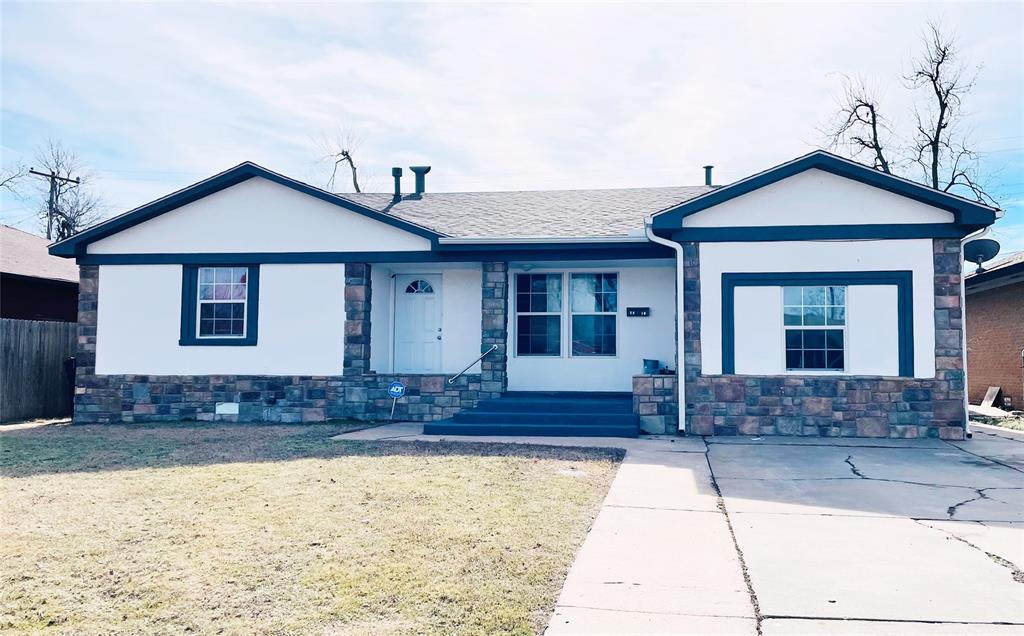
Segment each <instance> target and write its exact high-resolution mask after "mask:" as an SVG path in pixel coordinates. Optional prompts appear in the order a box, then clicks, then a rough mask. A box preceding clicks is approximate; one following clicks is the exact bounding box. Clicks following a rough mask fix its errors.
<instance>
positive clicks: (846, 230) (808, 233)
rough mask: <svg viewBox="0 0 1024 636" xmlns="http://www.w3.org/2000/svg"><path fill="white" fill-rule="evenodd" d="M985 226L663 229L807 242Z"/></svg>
mask: <svg viewBox="0 0 1024 636" xmlns="http://www.w3.org/2000/svg"><path fill="white" fill-rule="evenodd" d="M981 227H982V226H975V225H971V226H965V225H957V224H954V223H907V224H898V223H892V224H888V225H771V226H763V227H754V226H751V227H691V228H688V227H684V228H682V229H681V230H675V231H673V232H664V231H663V232H659V234H665V235H668V236H671V237H672V240H673V241H676V242H678V243H687V242H705V243H712V242H716V241H717V242H720V241H806V240H842V239H850V240H857V239H917V238H963V237H965V236H967V235H968V234H970V233H971V232H974V231H976V230H979V229H981Z"/></svg>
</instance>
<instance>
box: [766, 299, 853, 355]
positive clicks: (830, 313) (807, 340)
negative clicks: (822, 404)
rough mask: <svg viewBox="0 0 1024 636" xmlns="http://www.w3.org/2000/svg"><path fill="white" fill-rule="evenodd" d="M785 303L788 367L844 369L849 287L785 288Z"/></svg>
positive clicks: (783, 300) (784, 322)
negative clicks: (847, 292)
mask: <svg viewBox="0 0 1024 636" xmlns="http://www.w3.org/2000/svg"><path fill="white" fill-rule="evenodd" d="M782 302H783V309H782V311H783V325H784V329H785V358H786V369H787V370H788V371H800V370H817V371H842V370H843V369H845V358H846V354H845V341H846V331H845V325H846V287H844V286H841V285H820V286H808V287H784V288H783V293H782Z"/></svg>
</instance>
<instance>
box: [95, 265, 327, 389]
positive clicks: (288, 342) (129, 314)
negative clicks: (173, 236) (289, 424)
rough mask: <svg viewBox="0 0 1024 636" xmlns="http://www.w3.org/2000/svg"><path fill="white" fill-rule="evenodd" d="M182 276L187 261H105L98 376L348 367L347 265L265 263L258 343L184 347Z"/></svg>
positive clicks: (277, 372)
mask: <svg viewBox="0 0 1024 636" xmlns="http://www.w3.org/2000/svg"><path fill="white" fill-rule="evenodd" d="M181 275H182V266H181V265H103V266H101V267H100V277H99V301H98V303H99V304H98V315H97V320H98V324H97V334H96V373H97V374H101V375H102V374H147V375H217V374H241V375H338V374H340V373H341V370H342V363H343V357H344V327H345V299H344V288H345V276H344V266H343V265H340V264H326V265H261V266H260V291H259V335H258V343H257V345H256V346H253V347H203V346H189V347H182V346H179V345H178V339H179V337H180V335H181Z"/></svg>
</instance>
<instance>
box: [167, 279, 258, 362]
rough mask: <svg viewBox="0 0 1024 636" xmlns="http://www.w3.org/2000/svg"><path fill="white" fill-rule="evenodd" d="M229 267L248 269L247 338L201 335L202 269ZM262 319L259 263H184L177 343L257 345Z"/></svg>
mask: <svg viewBox="0 0 1024 636" xmlns="http://www.w3.org/2000/svg"><path fill="white" fill-rule="evenodd" d="M212 265H218V266H227V265H232V266H234V267H246V266H248V268H249V276H248V279H249V281H248V283H249V286H248V289H246V296H247V298H246V301H247V303H246V312H245V337H244V338H199V337H197V329H196V302H197V300H198V291H197V288H198V285H199V282H198V281H199V268H200V267H204V266H207V267H208V266H212ZM259 319H260V266H259V265H250V264H249V263H238V262H234V263H202V264H196V265H185V266H184V267H182V271H181V335H180V338H179V340H178V345H179V346H182V347H255V346H256V343H257V341H258V336H259Z"/></svg>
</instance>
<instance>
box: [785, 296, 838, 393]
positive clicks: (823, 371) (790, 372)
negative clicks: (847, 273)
mask: <svg viewBox="0 0 1024 636" xmlns="http://www.w3.org/2000/svg"><path fill="white" fill-rule="evenodd" d="M787 287H790V288H792V287H799V288H801V289H803V288H805V287H842V288H843V290H844V291H843V324H842V325H829V324H825V325H787V324H786V307H787V305H786V288H787ZM779 296H780V298H781V299H782V303H781V305H780V307H781V310H782V340H781V345H782V371H783V373H785V374H787V375H846V374H847V373H848V369H849V365H850V346H849V345H850V337H849V336H850V334H849V332H848V331H847V327H848V326H849V325H850V286H849V285H828V284H822V285H783V286H781V287H779ZM800 303H801V304H800V307H801V308H803V307H805V306H816V305H804V304H803V298H802V296H801V299H800ZM788 306H790V307H792V306H793V305H788ZM829 306H838V305H825V308H826V314H825V322H826V323H827V322H828V307H829ZM802 313H803V312H801V315H802ZM790 330H800V331H808V330H821V331H827V330H833V331H834V330H842V332H843V368H842V369H790V368H789V365H787V364H786V333H787V332H788V331H790ZM825 355H826V359H825V362H826V364H827V363H828V353H827V352H826V354H825Z"/></svg>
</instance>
